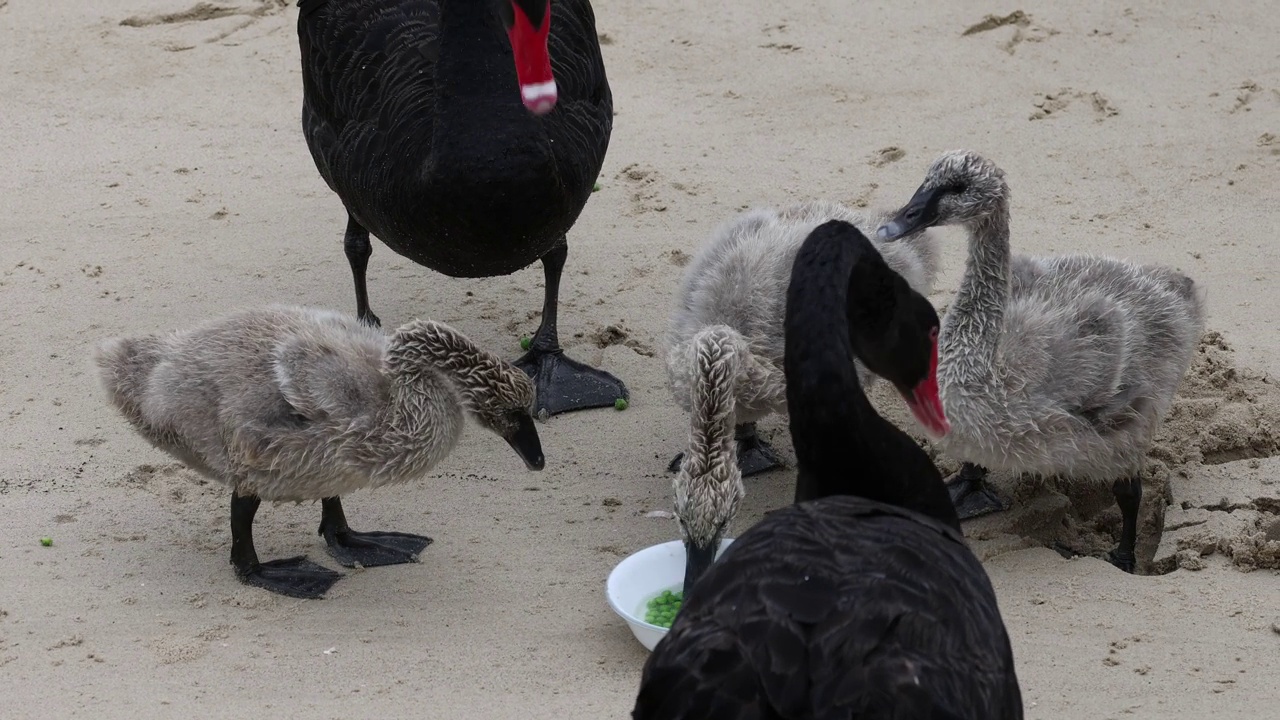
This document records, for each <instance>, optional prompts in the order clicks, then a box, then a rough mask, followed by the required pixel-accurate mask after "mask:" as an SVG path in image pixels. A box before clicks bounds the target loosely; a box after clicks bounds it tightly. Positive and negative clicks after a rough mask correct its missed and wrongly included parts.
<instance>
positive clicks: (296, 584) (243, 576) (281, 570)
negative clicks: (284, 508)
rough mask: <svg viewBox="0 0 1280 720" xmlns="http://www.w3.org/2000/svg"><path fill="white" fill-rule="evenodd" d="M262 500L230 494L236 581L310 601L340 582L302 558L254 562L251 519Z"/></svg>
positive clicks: (323, 568) (320, 567)
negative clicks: (237, 579) (237, 578)
mask: <svg viewBox="0 0 1280 720" xmlns="http://www.w3.org/2000/svg"><path fill="white" fill-rule="evenodd" d="M261 503H262V501H261V500H260V499H259V498H258V496H257V495H243V496H242V495H237V494H235V493H234V492H233V493H232V495H231V564H232V565H235V566H236V575H237V576H238V577H239V578H240V581H241V582H243V583H245V584H247V585H253V586H255V587H260V588H262V589H264V590H270V591H271V592H274V593H280V594H281V595H288V596H289V597H296V598H304V599H307V600H314V599H316V598H319V597H321V596H323V595H324V594H325V593H326V592H328V590H329V588H331V587H333V584H334V583H336V582H338V580H340V579H342V575H341V574H340V573H336V572H334V571H332V570H330V569H329V568H327V567H323V566H321V565H317V564H315V563H313V562H311V561H310V560H308V559H306V557H304V556H302V555H299V556H297V557H291V558H285V559H283V560H270V561H267V562H258V552H257V551H256V550H255V549H254V547H253V518H254V516H255V515H256V514H257V513H258V505H260V504H261Z"/></svg>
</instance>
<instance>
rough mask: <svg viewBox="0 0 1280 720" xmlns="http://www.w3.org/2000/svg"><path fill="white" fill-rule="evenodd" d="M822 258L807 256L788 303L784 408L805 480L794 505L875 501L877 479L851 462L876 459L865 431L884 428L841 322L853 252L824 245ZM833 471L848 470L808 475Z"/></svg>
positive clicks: (848, 247)
mask: <svg viewBox="0 0 1280 720" xmlns="http://www.w3.org/2000/svg"><path fill="white" fill-rule="evenodd" d="M822 255H823V257H813V258H807V260H809V262H808V264H807V265H806V267H805V269H804V271H803V272H802V273H801V274H796V275H793V277H792V280H791V285H790V289H789V297H788V300H787V320H786V330H785V344H786V351H785V354H784V357H783V362H784V364H785V366H786V376H787V408H788V414H789V416H790V426H791V436H792V440H793V443H794V446H795V453H796V463H797V465H798V466H799V468H800V474H801V478H808V479H809V480H810V481H811V482H809V483H805V484H806V485H807V486H806V487H803V488H802V487H801V485H802V483H801V482H800V481H799V480H798V481H797V488H796V501H797V502H801V501H804V500H812V499H817V498H820V497H826V496H828V495H835V494H848V495H859V496H863V497H874V496H875V495H876V491H875V484H876V478H875V477H872V476H869V475H868V474H867V473H865V472H864V471H865V469H866V464H865V463H863V462H860V461H855V462H850V458H858V459H859V460H861V459H862V458H867V457H873V456H874V455H875V453H876V448H875V445H876V443H875V442H874V441H873V442H871V443H870V445H868V441H872V437H871V435H875V433H866V432H864V430H868V429H870V430H875V429H876V428H874V427H871V426H872V425H874V424H875V423H876V422H877V421H879V422H881V423H883V422H884V421H883V419H882V418H880V416H879V414H878V413H876V412H875V409H874V408H873V407H872V406H871V403H870V401H869V400H867V396H866V394H865V393H864V392H863V389H862V384H861V383H860V382H859V381H858V373H857V371H856V369H855V365H854V354H853V343H852V340H851V337H850V334H849V324H848V322H847V317H848V310H847V304H846V303H847V298H848V292H849V287H848V279H849V277H850V275H851V273H852V270H853V266H854V263H855V262H857V255H858V250H857V249H856V248H855V246H854V245H853V244H852V243H846V242H838V243H828V244H827V245H826V246H825V247H823V248H822ZM815 260H816V262H814V261H815ZM805 275H821V276H820V277H819V276H815V277H805ZM832 278H835V280H834V281H833V280H832ZM834 467H845V468H846V469H847V472H844V473H841V474H840V477H839V481H837V478H836V474H835V473H831V472H825V471H822V472H816V473H811V472H809V471H810V470H813V469H827V468H834Z"/></svg>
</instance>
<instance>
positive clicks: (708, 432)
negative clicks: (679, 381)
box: [689, 367, 737, 477]
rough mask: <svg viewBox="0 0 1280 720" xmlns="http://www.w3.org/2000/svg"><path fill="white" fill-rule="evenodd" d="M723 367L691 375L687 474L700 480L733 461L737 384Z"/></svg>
mask: <svg viewBox="0 0 1280 720" xmlns="http://www.w3.org/2000/svg"><path fill="white" fill-rule="evenodd" d="M722 370H724V369H723V368H703V367H699V368H698V371H697V372H696V373H695V374H694V378H693V387H692V397H691V400H692V404H691V410H692V412H690V414H689V415H690V417H689V461H690V463H691V464H690V465H689V475H690V476H692V477H699V476H703V475H706V474H707V472H708V470H710V469H711V468H713V467H716V466H718V465H722V464H724V463H725V462H726V460H727V459H730V458H734V459H735V460H736V458H735V456H734V453H735V451H736V443H735V439H734V425H733V418H734V401H733V394H734V391H735V390H736V389H737V381H736V378H735V377H734V375H733V373H731V372H727V371H722Z"/></svg>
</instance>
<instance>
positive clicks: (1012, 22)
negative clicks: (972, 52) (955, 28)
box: [960, 10, 1058, 55]
mask: <svg viewBox="0 0 1280 720" xmlns="http://www.w3.org/2000/svg"><path fill="white" fill-rule="evenodd" d="M1003 27H1012V28H1013V34H1012V35H1010V36H1009V39H1008V40H1006V41H1005V42H1004V44H1003V45H1001V46H1000V48H1001V49H1002V50H1004V51H1005V52H1007V53H1009V54H1010V55H1012V54H1013V51H1014V49H1015V48H1017V47H1018V46H1019V45H1021V44H1022V43H1024V42H1044V41H1045V40H1048V39H1049V38H1051V37H1053V36H1054V35H1057V34H1058V31H1057V30H1054V29H1053V28H1050V27H1045V26H1043V25H1039V24H1037V23H1036V22H1035V21H1033V20H1032V19H1031V16H1030V15H1028V14H1026V13H1025V12H1023V11H1021V10H1014V11H1013V12H1011V13H1009V14H1008V15H1004V16H1000V15H987V16H986V17H984V18H982V20H980V21H978V22H977V23H974V24H973V25H970V26H969V27H967V28H965V31H964V32H962V33H960V36H961V37H967V36H969V35H979V34H981V33H986V32H990V31H992V30H996V29H998V28H1003Z"/></svg>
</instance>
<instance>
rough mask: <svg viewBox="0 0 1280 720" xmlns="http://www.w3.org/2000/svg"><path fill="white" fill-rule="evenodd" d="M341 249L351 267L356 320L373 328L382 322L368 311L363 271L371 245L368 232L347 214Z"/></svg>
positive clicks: (367, 295) (371, 248)
mask: <svg viewBox="0 0 1280 720" xmlns="http://www.w3.org/2000/svg"><path fill="white" fill-rule="evenodd" d="M342 249H343V251H344V252H346V255H347V262H348V263H349V264H350V265H351V277H352V279H353V280H354V281H355V284H356V318H357V319H359V320H360V321H361V322H364V323H367V324H369V325H372V326H374V327H381V326H382V321H381V320H379V319H378V316H377V315H374V314H373V311H372V310H370V309H369V287H368V285H366V284H365V271H366V270H368V269H369V256H370V255H372V254H373V245H371V244H370V243H369V231H368V230H365V229H364V226H363V225H361V224H360V223H359V222H357V221H356V219H355V218H354V217H352V216H351V213H347V234H346V236H345V237H343V238H342Z"/></svg>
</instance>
